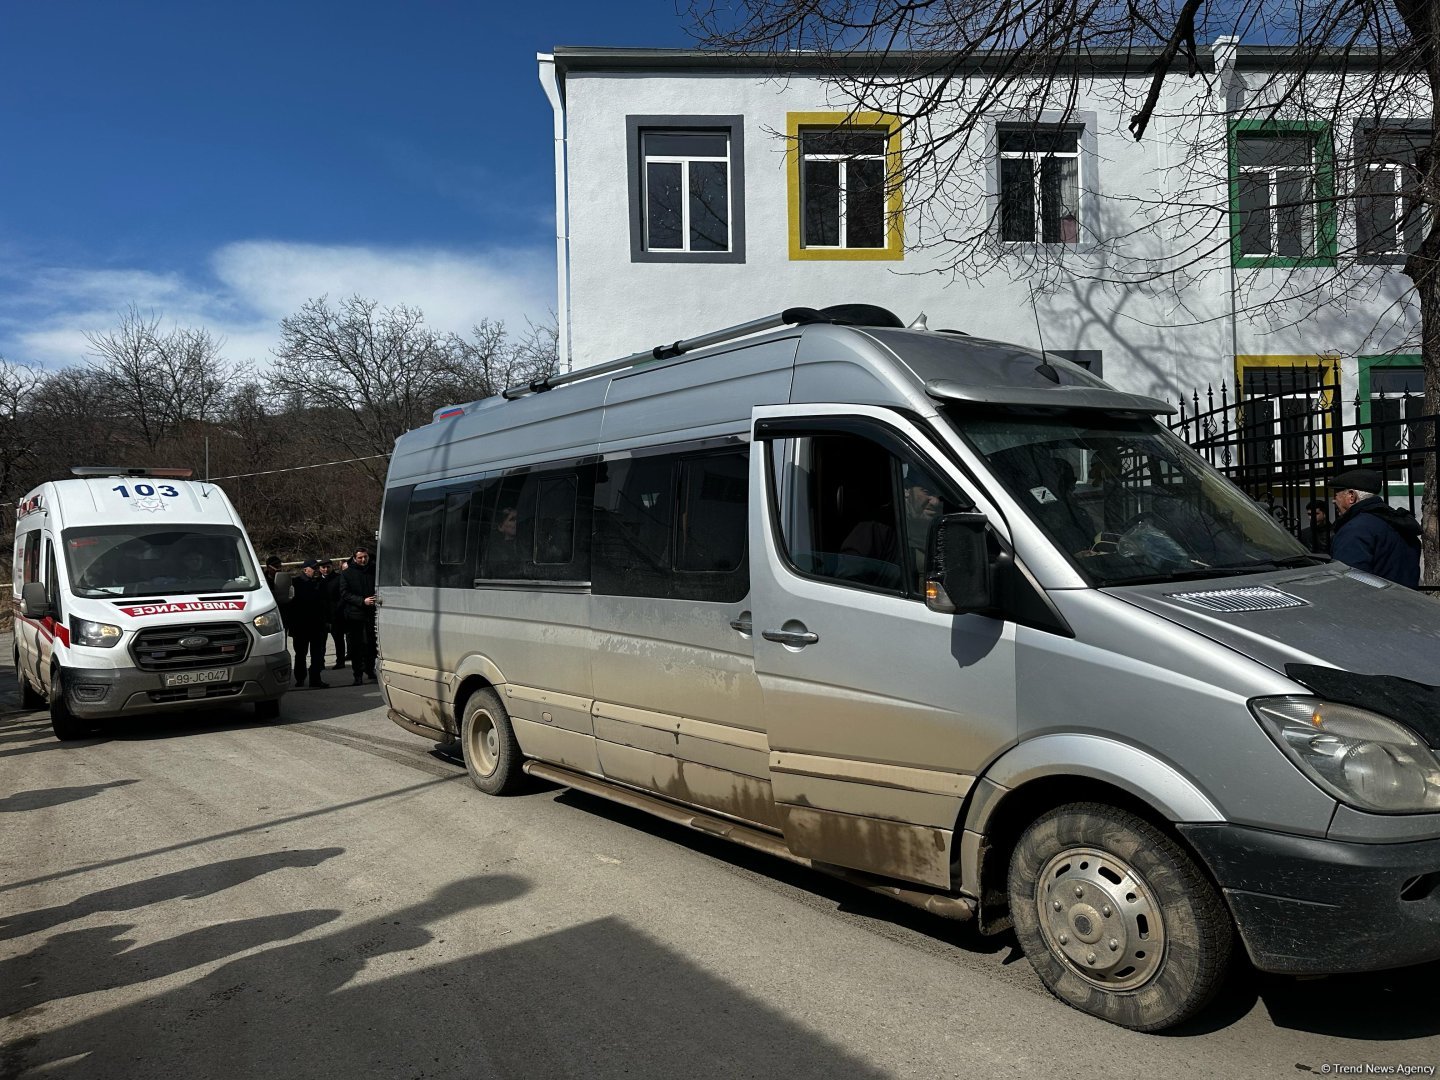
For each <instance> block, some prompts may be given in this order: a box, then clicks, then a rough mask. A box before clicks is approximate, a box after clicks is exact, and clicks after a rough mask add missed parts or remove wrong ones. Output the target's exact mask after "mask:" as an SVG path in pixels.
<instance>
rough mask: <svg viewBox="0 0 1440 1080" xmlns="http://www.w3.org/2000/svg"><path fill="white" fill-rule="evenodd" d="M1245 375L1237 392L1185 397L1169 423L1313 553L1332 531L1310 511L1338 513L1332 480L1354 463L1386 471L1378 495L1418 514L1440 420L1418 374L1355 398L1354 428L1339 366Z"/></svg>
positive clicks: (1224, 387) (1322, 547) (1377, 386)
mask: <svg viewBox="0 0 1440 1080" xmlns="http://www.w3.org/2000/svg"><path fill="white" fill-rule="evenodd" d="M1244 379H1245V381H1244V384H1243V385H1242V386H1241V387H1239V391H1240V392H1239V393H1235V392H1232V390H1231V389H1230V387H1229V386H1228V385H1226V384H1225V383H1221V384H1220V389H1219V392H1218V393H1217V392H1216V391H1215V389H1214V388H1213V387H1210V388H1207V389H1206V391H1205V393H1204V395H1203V396H1202V395H1201V393H1200V392H1199V391H1195V392H1193V393H1192V394H1191V395H1190V397H1189V399H1188V400H1187V399H1185V398H1182V399H1181V401H1180V415H1179V416H1178V417H1173V418H1171V421H1170V427H1171V429H1172V430H1173V431H1174V432H1175V433H1176V434H1177V435H1179V436H1180V437H1181V438H1183V439H1184V440H1185V441H1186V442H1187V443H1189V444H1190V445H1191V446H1192V447H1194V448H1195V449H1196V450H1197V451H1199V453H1200V454H1201V455H1202V456H1204V458H1205V459H1206V460H1207V461H1209V462H1210V464H1211V465H1213V466H1215V468H1217V469H1219V470H1220V472H1222V473H1223V474H1225V476H1227V477H1229V478H1230V480H1232V481H1233V482H1234V483H1235V484H1236V485H1238V486H1239V487H1240V488H1241V490H1243V491H1244V492H1245V493H1246V494H1248V495H1249V496H1250V497H1251V498H1253V499H1255V500H1256V501H1257V502H1258V503H1260V504H1261V505H1262V506H1264V507H1265V508H1266V509H1268V510H1269V511H1270V513H1271V515H1272V516H1274V518H1275V519H1276V520H1277V521H1279V522H1280V523H1281V524H1282V525H1284V526H1285V528H1287V529H1289V530H1290V531H1291V532H1292V533H1294V534H1295V535H1296V536H1299V537H1300V538H1301V540H1302V541H1305V542H1306V543H1307V544H1308V545H1309V546H1310V547H1311V548H1312V550H1317V551H1323V550H1327V548H1328V543H1327V541H1328V534H1327V532H1326V530H1325V529H1324V528H1323V527H1322V528H1321V529H1314V528H1312V527H1311V526H1312V525H1313V524H1314V522H1313V521H1312V515H1311V513H1310V508H1311V506H1312V505H1319V506H1323V507H1324V508H1325V510H1326V512H1327V515H1328V517H1329V519H1330V520H1333V518H1334V514H1335V509H1334V507H1333V505H1331V503H1330V490H1329V480H1330V478H1331V477H1333V476H1334V475H1335V474H1336V473H1338V472H1341V471H1343V470H1344V469H1347V468H1355V467H1359V466H1364V467H1366V468H1370V469H1375V470H1378V471H1379V472H1380V474H1381V476H1382V477H1383V480H1384V487H1383V490H1382V491H1380V492H1379V493H1378V494H1381V495H1383V496H1384V497H1385V498H1386V500H1387V501H1388V502H1389V503H1390V505H1391V506H1400V507H1406V508H1408V509H1409V510H1410V511H1411V512H1412V513H1413V514H1414V515H1415V516H1416V517H1417V518H1418V517H1419V516H1420V502H1421V499H1422V497H1423V494H1424V490H1425V489H1424V479H1425V462H1426V459H1427V458H1433V457H1434V456H1435V454H1436V443H1437V438H1436V436H1437V435H1440V424H1437V417H1435V416H1424V415H1421V412H1422V405H1423V401H1424V398H1423V395H1422V394H1421V393H1420V392H1419V386H1418V380H1413V379H1412V380H1411V381H1409V382H1407V383H1403V384H1398V385H1397V384H1396V383H1395V382H1393V381H1392V382H1391V383H1389V384H1384V383H1381V382H1380V381H1379V380H1376V381H1375V383H1372V386H1371V387H1370V391H1371V392H1370V393H1369V394H1368V395H1367V396H1366V397H1365V398H1364V399H1362V398H1361V397H1360V396H1359V395H1358V394H1357V396H1356V397H1355V398H1353V399H1352V401H1351V404H1352V405H1353V411H1352V415H1353V416H1354V417H1356V418H1357V421H1359V422H1355V423H1351V424H1348V425H1347V424H1346V423H1344V416H1345V412H1346V410H1345V409H1344V408H1343V402H1344V398H1342V396H1341V389H1340V385H1339V378H1338V374H1337V373H1336V372H1335V369H1333V368H1325V367H1289V368H1257V369H1252V370H1250V371H1247V372H1245V375H1244Z"/></svg>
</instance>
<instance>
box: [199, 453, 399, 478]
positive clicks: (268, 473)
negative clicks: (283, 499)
mask: <svg viewBox="0 0 1440 1080" xmlns="http://www.w3.org/2000/svg"><path fill="white" fill-rule="evenodd" d="M389 456H390V455H389V454H371V455H370V456H369V457H352V458H344V459H342V460H340V461H318V462H316V463H315V464H314V465H292V466H290V467H289V468H287V469H266V470H265V471H264V472H243V473H233V474H231V475H230V476H212V477H210V478H209V480H208V481H207V483H212V484H213V483H214V482H215V481H216V480H247V479H249V478H250V477H252V476H274V475H275V474H276V473H287V472H301V471H302V470H304V469H323V468H325V467H326V466H327V465H352V464H354V463H355V462H357V461H374V460H376V459H377V458H388V457H389Z"/></svg>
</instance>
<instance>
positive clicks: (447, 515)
mask: <svg viewBox="0 0 1440 1080" xmlns="http://www.w3.org/2000/svg"><path fill="white" fill-rule="evenodd" d="M480 499H481V486H480V485H477V484H473V483H468V484H466V485H465V486H464V487H460V488H449V489H448V490H446V492H445V509H444V512H443V513H442V514H441V518H440V544H439V548H440V551H439V554H440V568H439V571H438V574H437V581H436V583H437V584H438V585H439V586H440V587H441V588H444V589H468V588H470V587H471V586H473V585H474V584H475V558H474V552H475V545H474V542H473V540H472V534H473V532H474V530H473V529H472V527H471V526H472V521H471V519H472V518H473V517H475V516H476V514H475V513H474V509H475V508H476V507H478V506H479V504H480Z"/></svg>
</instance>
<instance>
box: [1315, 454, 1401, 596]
mask: <svg viewBox="0 0 1440 1080" xmlns="http://www.w3.org/2000/svg"><path fill="white" fill-rule="evenodd" d="M1383 484H1384V480H1383V478H1382V477H1381V476H1380V473H1379V471H1378V470H1376V469H1347V470H1346V471H1345V472H1342V473H1340V474H1339V475H1338V476H1336V477H1335V478H1334V479H1333V480H1332V481H1331V482H1330V487H1331V489H1332V493H1333V494H1332V496H1331V497H1332V498H1333V499H1334V500H1335V513H1336V518H1335V527H1334V531H1333V532H1332V534H1331V541H1330V554H1331V555H1333V556H1334V557H1335V558H1336V559H1338V560H1340V561H1341V562H1343V563H1349V564H1350V565H1351V566H1353V567H1355V569H1356V570H1364V571H1366V572H1367V573H1370V574H1374V575H1375V576H1376V577H1383V578H1385V579H1386V580H1387V581H1393V582H1395V583H1396V584H1397V585H1407V586H1409V587H1410V588H1412V589H1413V588H1415V586H1417V585H1419V584H1420V523H1419V522H1418V521H1416V520H1415V515H1414V514H1411V513H1410V512H1409V511H1406V510H1400V509H1397V508H1395V507H1392V506H1389V505H1387V504H1386V502H1385V500H1384V499H1382V498H1381V497H1380V495H1379V491H1380V489H1381V487H1382V486H1383Z"/></svg>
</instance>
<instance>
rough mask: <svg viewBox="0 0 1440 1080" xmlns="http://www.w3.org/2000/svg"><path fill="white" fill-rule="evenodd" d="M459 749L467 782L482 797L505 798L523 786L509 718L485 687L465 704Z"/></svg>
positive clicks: (516, 746)
mask: <svg viewBox="0 0 1440 1080" xmlns="http://www.w3.org/2000/svg"><path fill="white" fill-rule="evenodd" d="M460 749H461V751H462V752H463V753H464V755H465V768H466V770H467V771H468V772H469V773H470V779H471V780H473V781H474V782H475V786H476V787H477V788H479V789H480V790H481V791H483V792H485V794H486V795H509V794H512V793H513V792H516V791H518V790H520V788H521V786H522V785H523V784H524V781H525V774H524V772H522V771H521V766H522V765H523V764H524V758H523V757H522V756H521V754H520V744H519V743H517V742H516V741H515V731H514V729H513V728H512V727H511V726H510V714H509V713H508V712H506V711H505V706H504V704H503V703H502V702H501V701H500V695H499V694H497V693H495V691H494V690H492V689H490V687H488V686H487V687H485V688H484V689H483V690H476V691H475V693H473V694H471V695H470V697H469V699H468V700H467V701H466V702H465V712H464V715H463V716H462V717H461V720H460Z"/></svg>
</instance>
